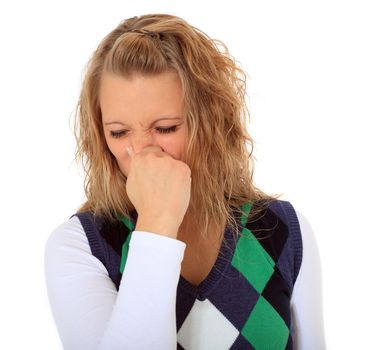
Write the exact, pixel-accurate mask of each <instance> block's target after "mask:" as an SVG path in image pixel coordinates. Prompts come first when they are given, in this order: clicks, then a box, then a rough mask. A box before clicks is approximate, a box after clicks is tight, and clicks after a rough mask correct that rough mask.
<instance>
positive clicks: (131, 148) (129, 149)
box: [126, 146, 135, 158]
mask: <svg viewBox="0 0 366 350" xmlns="http://www.w3.org/2000/svg"><path fill="white" fill-rule="evenodd" d="M126 151H127V154H128V155H129V156H130V157H131V158H132V157H133V156H134V155H135V151H134V149H133V146H128V147H126Z"/></svg>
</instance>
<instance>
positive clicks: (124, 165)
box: [107, 141, 130, 177]
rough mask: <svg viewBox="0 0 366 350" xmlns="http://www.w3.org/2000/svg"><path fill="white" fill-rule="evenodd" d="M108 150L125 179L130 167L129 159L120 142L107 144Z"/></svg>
mask: <svg viewBox="0 0 366 350" xmlns="http://www.w3.org/2000/svg"><path fill="white" fill-rule="evenodd" d="M107 145H108V148H109V150H110V152H111V153H112V155H113V156H114V158H115V159H116V161H117V164H118V167H119V169H120V170H121V171H122V173H123V174H124V175H125V176H126V177H127V175H128V171H129V165H130V157H129V155H128V154H127V151H126V150H125V148H124V147H123V145H122V144H121V143H120V142H113V141H109V142H107Z"/></svg>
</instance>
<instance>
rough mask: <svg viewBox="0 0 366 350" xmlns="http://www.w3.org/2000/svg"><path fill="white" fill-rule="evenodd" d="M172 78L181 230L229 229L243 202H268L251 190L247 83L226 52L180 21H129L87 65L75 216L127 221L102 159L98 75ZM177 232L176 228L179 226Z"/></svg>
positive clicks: (110, 165) (118, 185) (121, 179)
mask: <svg viewBox="0 0 366 350" xmlns="http://www.w3.org/2000/svg"><path fill="white" fill-rule="evenodd" d="M172 69H173V70H175V71H176V72H177V73H178V74H179V77H180V80H181V83H182V87H183V93H184V100H185V111H184V114H185V118H186V122H187V127H188V135H189V136H188V142H187V145H186V151H185V155H184V161H185V162H186V163H187V164H188V165H189V167H190V168H191V175H192V188H191V202H190V205H189V208H188V210H187V214H186V216H185V219H184V221H183V223H182V225H183V224H186V225H187V227H188V224H189V223H191V224H192V227H195V228H197V227H199V228H200V229H201V228H202V232H201V234H202V235H203V236H206V233H207V230H208V227H209V225H211V224H212V223H214V224H215V225H217V226H218V227H225V226H223V225H226V224H229V225H230V227H232V228H236V227H237V226H236V223H235V217H234V212H235V211H236V212H239V213H242V210H241V207H242V206H243V205H244V204H246V203H249V202H258V201H260V202H262V200H265V201H268V200H271V199H272V198H273V197H270V196H268V195H266V194H265V193H263V192H262V191H260V190H259V189H258V188H256V187H255V185H254V183H253V155H252V151H253V140H252V138H251V137H250V135H249V133H248V131H247V128H246V124H247V121H248V117H249V113H248V109H247V106H246V102H245V100H246V98H245V97H246V75H245V73H244V71H243V70H242V69H240V68H239V66H238V65H237V64H236V62H235V60H234V59H233V58H232V57H231V56H230V54H229V52H228V50H227V48H226V46H225V45H224V44H223V43H222V42H221V41H218V40H213V39H211V38H209V37H208V36H207V35H206V34H204V33H203V32H202V31H200V30H198V29H197V28H195V27H193V26H191V25H189V24H188V23H187V22H186V21H185V20H183V19H181V18H179V17H176V16H171V15H167V14H152V15H144V16H140V17H133V18H130V19H127V20H125V21H123V22H121V23H120V24H119V25H118V26H117V27H116V28H115V29H114V30H113V31H112V32H111V33H109V34H108V35H107V36H106V37H105V38H104V39H103V40H102V42H101V43H100V45H99V46H98V47H97V49H96V50H95V52H94V54H93V55H92V57H91V59H90V61H89V62H88V65H87V68H86V73H85V77H84V81H83V85H82V89H81V94H80V99H79V101H78V104H77V109H76V115H77V118H76V119H75V136H76V139H77V150H76V160H77V161H80V162H81V163H82V166H83V168H84V171H85V181H84V190H85V195H86V201H85V203H83V204H82V206H81V207H80V208H79V209H78V212H82V211H92V212H94V213H95V214H96V215H99V216H104V217H107V218H108V219H109V220H114V219H115V214H116V213H119V214H120V215H123V216H126V217H129V218H131V216H130V214H131V213H130V211H131V210H133V209H134V207H133V205H132V203H131V202H130V200H129V198H128V196H127V194H126V177H125V176H124V174H123V173H122V171H121V170H120V169H119V167H118V164H117V161H116V159H115V158H114V156H113V155H112V153H111V152H110V151H109V149H108V146H107V143H106V141H105V137H104V134H103V127H102V117H101V109H100V104H99V85H100V78H101V76H102V74H103V73H104V72H109V73H113V74H116V75H119V76H123V77H128V76H132V75H133V74H135V73H140V74H146V75H154V74H159V73H163V72H165V71H167V70H172ZM182 225H181V226H182Z"/></svg>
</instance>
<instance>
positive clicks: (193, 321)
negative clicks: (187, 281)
mask: <svg viewBox="0 0 366 350" xmlns="http://www.w3.org/2000/svg"><path fill="white" fill-rule="evenodd" d="M238 335H239V331H238V330H237V329H236V328H235V327H234V326H233V325H232V324H231V323H230V321H229V320H228V319H227V318H226V317H225V316H224V315H223V314H222V313H221V312H220V311H219V310H218V309H217V308H216V307H215V306H214V305H213V304H212V303H211V302H210V301H209V300H208V299H206V300H204V301H199V300H196V301H195V303H194V305H193V307H192V309H191V311H190V312H189V314H188V316H187V318H186V319H185V320H184V322H183V324H182V326H181V328H180V329H179V332H178V334H177V340H178V342H179V344H180V345H181V346H183V348H184V349H185V350H216V349H217V350H224V349H229V348H230V346H231V345H232V344H233V343H234V341H235V339H236V338H237V336H238Z"/></svg>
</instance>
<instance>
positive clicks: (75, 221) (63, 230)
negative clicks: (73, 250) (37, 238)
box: [46, 216, 87, 251]
mask: <svg viewBox="0 0 366 350" xmlns="http://www.w3.org/2000/svg"><path fill="white" fill-rule="evenodd" d="M83 242H84V243H87V238H86V235H85V231H84V229H83V226H82V225H81V222H80V220H79V218H78V217H77V216H72V217H71V218H70V219H69V220H67V221H65V222H63V223H62V224H60V225H59V226H57V227H56V228H55V229H54V230H53V231H52V232H51V234H50V236H49V237H48V240H47V243H46V251H47V250H50V249H55V247H61V246H70V245H73V244H75V243H79V244H81V243H83Z"/></svg>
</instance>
